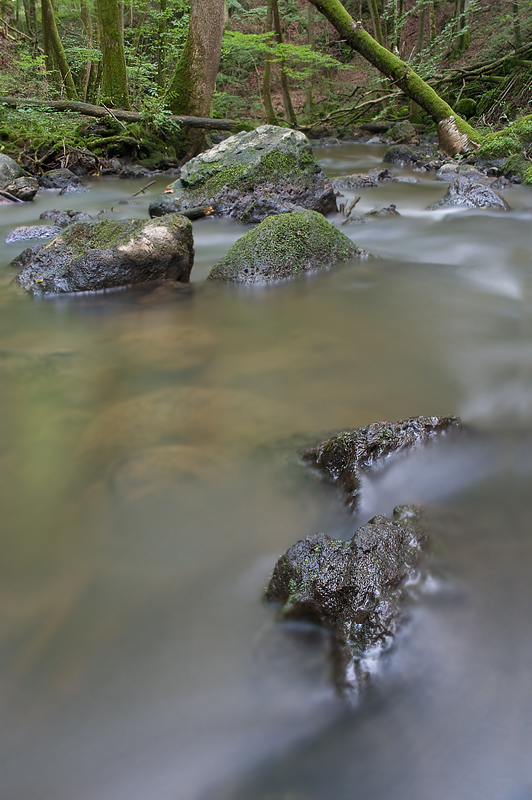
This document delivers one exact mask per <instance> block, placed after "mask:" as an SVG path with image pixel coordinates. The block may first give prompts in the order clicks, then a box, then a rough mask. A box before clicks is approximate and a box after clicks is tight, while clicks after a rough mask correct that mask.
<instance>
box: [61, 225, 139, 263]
mask: <svg viewBox="0 0 532 800" xmlns="http://www.w3.org/2000/svg"><path fill="white" fill-rule="evenodd" d="M145 225H146V220H143V219H126V220H114V219H104V220H101V221H100V222H96V223H94V224H92V223H87V222H74V223H73V224H72V225H69V227H68V228H66V230H65V231H64V232H63V233H62V234H60V237H58V238H61V240H62V241H63V243H64V244H65V245H66V246H67V247H68V248H69V249H70V250H71V251H72V255H73V257H75V256H77V255H82V254H84V253H86V252H87V250H105V249H111V248H113V247H117V246H119V245H120V244H125V243H126V242H128V241H129V240H130V239H131V238H132V237H133V236H134V235H135V234H136V233H137V232H138V231H139V230H141V229H142V228H143V227H144V226H145Z"/></svg>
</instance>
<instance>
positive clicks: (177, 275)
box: [11, 214, 194, 295]
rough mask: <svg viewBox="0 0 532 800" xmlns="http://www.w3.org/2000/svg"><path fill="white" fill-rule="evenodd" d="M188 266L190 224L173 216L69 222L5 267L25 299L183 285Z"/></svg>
mask: <svg viewBox="0 0 532 800" xmlns="http://www.w3.org/2000/svg"><path fill="white" fill-rule="evenodd" d="M193 260H194V247H193V239H192V223H191V222H190V221H189V220H188V219H186V218H185V217H182V216H180V215H179V214H172V215H168V216H166V217H164V218H163V219H160V220H151V221H148V222H146V221H145V220H140V219H125V220H101V221H99V222H74V223H73V224H72V225H70V226H69V227H68V228H65V229H64V230H63V231H62V232H61V233H60V234H59V235H58V236H56V237H55V238H54V239H52V240H51V241H50V242H48V243H47V244H45V245H43V246H42V247H41V248H39V249H38V250H35V248H30V249H28V250H25V251H24V252H23V253H22V254H21V255H20V256H19V257H18V258H17V259H15V260H14V261H13V262H12V264H11V266H12V267H19V268H20V267H22V271H21V272H20V274H19V275H18V276H17V277H16V278H15V283H17V284H18V285H19V286H20V287H22V289H24V290H25V291H26V292H28V293H29V294H33V295H44V294H56V293H60V292H87V291H95V290H99V289H110V288H114V287H118V286H127V285H130V284H134V283H144V282H146V281H152V280H157V279H161V278H165V279H170V280H174V281H184V282H188V280H189V276H190V270H191V269H192V264H193Z"/></svg>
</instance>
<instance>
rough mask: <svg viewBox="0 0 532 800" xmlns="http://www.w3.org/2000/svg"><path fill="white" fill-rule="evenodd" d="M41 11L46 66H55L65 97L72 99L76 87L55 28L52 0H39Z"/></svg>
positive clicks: (75, 94)
mask: <svg viewBox="0 0 532 800" xmlns="http://www.w3.org/2000/svg"><path fill="white" fill-rule="evenodd" d="M41 13H42V29H43V43H44V52H45V55H46V62H47V68H51V69H52V70H53V68H54V67H57V69H58V70H59V73H60V75H61V81H62V83H63V86H64V87H65V91H66V94H67V97H68V98H70V99H71V100H74V99H75V98H76V97H77V92H76V87H75V85H74V79H73V77H72V72H71V71H70V67H69V66H68V62H67V59H66V55H65V50H64V47H63V42H62V41H61V37H60V36H59V31H58V30H57V24H56V21H55V12H54V7H53V5H52V0H41Z"/></svg>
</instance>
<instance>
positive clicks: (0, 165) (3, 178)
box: [0, 153, 26, 189]
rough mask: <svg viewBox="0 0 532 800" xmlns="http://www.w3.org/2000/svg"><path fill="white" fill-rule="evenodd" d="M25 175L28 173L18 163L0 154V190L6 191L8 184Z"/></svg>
mask: <svg viewBox="0 0 532 800" xmlns="http://www.w3.org/2000/svg"><path fill="white" fill-rule="evenodd" d="M25 175H26V173H25V172H24V170H23V169H22V168H21V167H19V165H18V164H17V162H16V161H13V159H12V158H10V157H9V156H6V155H4V153H0V189H5V188H6V186H8V184H10V183H12V182H13V181H15V180H16V179H17V178H22V177H24V176H25Z"/></svg>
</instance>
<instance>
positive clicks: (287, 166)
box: [150, 125, 336, 221]
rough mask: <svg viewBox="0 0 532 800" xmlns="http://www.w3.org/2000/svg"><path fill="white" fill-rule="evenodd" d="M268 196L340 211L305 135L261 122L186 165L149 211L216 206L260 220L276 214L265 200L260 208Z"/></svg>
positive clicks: (226, 213)
mask: <svg viewBox="0 0 532 800" xmlns="http://www.w3.org/2000/svg"><path fill="white" fill-rule="evenodd" d="M264 195H268V196H269V197H272V196H274V197H275V198H276V200H277V202H279V203H292V204H295V205H296V206H301V207H303V208H308V209H312V210H314V211H319V212H321V213H322V214H328V213H332V212H334V211H336V200H335V197H334V192H333V188H332V186H331V183H330V182H329V180H328V179H327V177H326V176H325V174H324V173H323V172H322V170H321V168H320V166H319V164H318V162H317V161H316V159H315V157H314V154H313V152H312V147H311V145H310V142H309V140H308V139H307V137H306V136H305V135H304V134H303V133H300V132H299V131H291V130H287V129H286V128H280V127H277V126H275V125H262V126H261V127H259V128H257V129H256V130H254V131H251V132H250V133H245V132H242V133H237V134H236V135H234V136H230V137H229V138H228V139H225V140H224V141H223V142H220V144H218V145H216V146H215V147H212V148H211V149H210V150H207V151H206V152H205V153H201V155H199V156H197V157H196V158H193V159H192V160H191V161H189V162H188V163H187V164H185V166H184V167H183V168H182V170H181V175H180V177H179V179H178V180H177V181H175V182H174V183H172V184H170V186H168V188H167V189H166V191H165V193H164V194H162V195H160V196H159V197H158V198H157V199H156V200H155V201H154V202H153V203H152V204H151V205H150V215H151V216H152V217H158V216H162V215H163V214H168V213H169V212H179V211H182V210H183V209H187V208H194V207H195V206H202V205H212V206H213V207H214V209H215V213H217V214H220V215H224V216H232V217H234V218H235V219H238V220H243V219H247V220H248V221H250V219H251V218H253V219H254V220H255V221H260V220H262V219H264V218H265V217H266V216H268V215H269V214H270V213H272V211H271V208H269V207H268V205H267V204H266V205H265V206H264V208H262V209H261V210H259V207H258V206H257V201H258V200H259V198H261V197H263V196H264ZM252 212H253V217H251V214H252ZM273 213H279V212H278V211H274V212H273Z"/></svg>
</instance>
